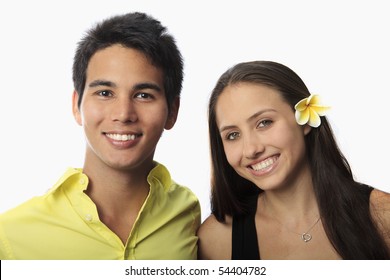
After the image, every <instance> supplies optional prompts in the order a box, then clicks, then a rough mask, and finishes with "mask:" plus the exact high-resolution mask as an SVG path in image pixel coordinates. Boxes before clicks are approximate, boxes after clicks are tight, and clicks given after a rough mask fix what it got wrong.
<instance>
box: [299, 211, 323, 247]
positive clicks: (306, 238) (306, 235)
mask: <svg viewBox="0 0 390 280" xmlns="http://www.w3.org/2000/svg"><path fill="white" fill-rule="evenodd" d="M319 220H321V216H320V217H319V218H318V219H317V221H316V222H315V223H314V224H313V225H312V226H311V227H310V228H309V229H308V230H307V231H305V232H304V233H302V234H300V233H297V234H300V235H301V239H302V241H304V242H309V241H310V240H311V239H312V235H311V234H310V233H309V232H310V230H311V229H312V228H313V227H314V226H315V225H316V224H317V223H318V222H319Z"/></svg>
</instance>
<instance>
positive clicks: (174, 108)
mask: <svg viewBox="0 0 390 280" xmlns="http://www.w3.org/2000/svg"><path fill="white" fill-rule="evenodd" d="M179 107H180V97H179V96H176V97H175V100H174V101H173V102H172V104H171V109H170V111H169V115H168V119H167V121H166V123H165V127H164V128H165V129H167V130H169V129H171V128H172V127H173V126H174V125H175V123H176V120H177V115H178V114H179Z"/></svg>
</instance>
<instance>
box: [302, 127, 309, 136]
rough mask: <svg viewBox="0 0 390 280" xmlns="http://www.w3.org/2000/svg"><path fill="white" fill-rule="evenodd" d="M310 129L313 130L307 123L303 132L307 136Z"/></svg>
mask: <svg viewBox="0 0 390 280" xmlns="http://www.w3.org/2000/svg"><path fill="white" fill-rule="evenodd" d="M310 131H311V126H310V125H308V124H305V126H304V127H303V134H304V135H305V136H306V135H308V134H309V132H310Z"/></svg>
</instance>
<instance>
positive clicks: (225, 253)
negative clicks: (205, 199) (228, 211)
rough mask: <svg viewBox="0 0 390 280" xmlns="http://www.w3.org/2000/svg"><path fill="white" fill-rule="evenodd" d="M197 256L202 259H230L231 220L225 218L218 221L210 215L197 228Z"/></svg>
mask: <svg viewBox="0 0 390 280" xmlns="http://www.w3.org/2000/svg"><path fill="white" fill-rule="evenodd" d="M198 237H199V244H198V257H199V259H203V260H228V259H231V250H232V244H231V243H232V221H231V218H230V217H227V218H226V221H225V223H221V222H219V221H218V220H217V219H216V218H215V216H214V215H210V216H209V217H207V219H206V220H204V222H203V223H202V224H201V226H200V227H199V230H198Z"/></svg>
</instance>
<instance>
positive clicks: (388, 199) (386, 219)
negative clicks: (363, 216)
mask: <svg viewBox="0 0 390 280" xmlns="http://www.w3.org/2000/svg"><path fill="white" fill-rule="evenodd" d="M370 203H371V215H372V217H373V218H374V220H375V222H376V223H377V225H378V227H379V229H380V230H381V232H382V234H383V236H384V238H385V240H386V242H387V244H388V245H389V248H390V193H387V192H384V191H381V190H378V189H374V190H373V191H372V193H371V197H370Z"/></svg>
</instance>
